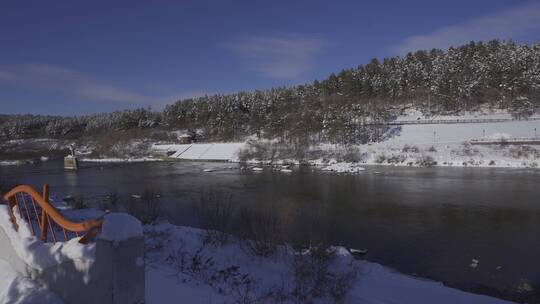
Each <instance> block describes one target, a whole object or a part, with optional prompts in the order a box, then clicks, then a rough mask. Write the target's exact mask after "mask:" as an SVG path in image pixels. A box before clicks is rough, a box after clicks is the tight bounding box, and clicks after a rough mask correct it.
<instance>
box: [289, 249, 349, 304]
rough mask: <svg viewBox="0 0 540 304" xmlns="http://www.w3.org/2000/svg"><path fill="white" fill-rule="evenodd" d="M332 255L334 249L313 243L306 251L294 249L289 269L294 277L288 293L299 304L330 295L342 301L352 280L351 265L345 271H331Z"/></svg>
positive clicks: (333, 254) (334, 254)
mask: <svg viewBox="0 0 540 304" xmlns="http://www.w3.org/2000/svg"><path fill="white" fill-rule="evenodd" d="M335 257H336V252H335V249H334V248H332V247H330V248H328V247H326V246H316V247H312V248H310V249H309V250H304V251H300V252H294V254H293V258H292V261H291V263H290V269H291V272H292V274H293V278H294V288H293V291H292V296H293V297H294V298H295V299H296V300H297V301H298V302H300V303H310V302H312V301H313V300H314V299H317V298H325V297H331V298H332V299H334V301H335V302H339V301H342V300H343V299H344V298H345V297H346V296H347V294H348V293H349V292H350V289H351V287H352V285H353V283H354V281H355V279H356V276H357V272H358V270H357V269H356V268H355V267H352V268H350V269H349V270H347V271H343V272H335V271H332V270H331V263H332V262H333V261H334V259H335Z"/></svg>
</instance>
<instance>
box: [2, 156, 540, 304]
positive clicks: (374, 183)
mask: <svg viewBox="0 0 540 304" xmlns="http://www.w3.org/2000/svg"><path fill="white" fill-rule="evenodd" d="M61 167H62V164H61V162H58V161H50V162H45V163H41V164H38V165H23V166H17V167H14V166H7V167H0V174H1V175H0V180H9V181H12V182H14V181H16V182H18V183H24V184H31V185H34V186H36V187H39V186H40V185H41V184H43V183H49V184H50V186H51V193H52V194H53V195H55V196H56V197H58V198H61V197H64V196H66V195H68V194H83V195H84V196H85V197H87V198H88V199H92V198H94V199H99V198H100V197H103V196H104V195H105V194H107V193H109V192H111V191H116V192H118V193H120V194H122V195H124V196H125V197H127V196H128V195H131V194H137V193H141V192H142V191H143V190H144V189H150V188H151V189H154V190H156V191H158V193H160V194H161V201H162V202H163V210H162V215H163V216H164V217H166V218H167V219H168V220H169V221H171V222H172V223H174V224H178V225H192V226H197V225H198V223H197V221H196V217H195V216H194V208H193V203H194V202H196V201H197V200H198V199H199V197H200V194H201V192H204V191H209V190H218V191H224V192H227V193H231V194H232V196H233V204H235V205H238V206H243V207H247V208H254V209H256V210H264V212H274V213H275V214H276V215H278V216H279V218H280V219H281V220H282V223H283V225H282V226H283V228H284V230H285V234H286V235H287V236H289V237H291V238H294V237H297V238H298V237H302V236H303V235H305V234H306V233H311V234H313V233H315V234H318V235H320V236H324V237H325V238H326V239H328V240H330V241H331V242H332V243H333V244H336V245H344V246H347V247H350V248H358V249H367V250H369V254H368V256H367V258H368V259H369V260H371V261H374V262H378V263H381V264H383V265H386V266H389V267H392V268H395V269H397V270H399V271H401V272H403V273H407V274H412V275H417V276H419V277H425V278H432V279H434V280H438V281H442V282H444V283H445V284H447V285H450V286H454V287H458V288H461V289H464V290H469V291H473V292H477V293H486V294H490V295H494V296H499V297H505V298H509V299H514V300H519V301H526V300H527V301H529V302H537V301H540V296H539V290H540V262H539V257H540V238H539V237H538V235H539V232H540V199H539V197H540V170H534V169H500V168H499V169H496V168H493V169H482V168H408V167H407V168H405V167H379V166H376V167H375V166H370V167H367V170H366V171H365V172H362V173H360V174H357V175H346V174H334V173H326V172H321V171H320V170H317V169H315V168H311V167H301V168H296V169H295V170H293V172H292V173H289V174H287V173H282V172H279V171H273V170H271V169H270V168H268V169H265V170H264V171H263V172H253V171H251V170H240V167H241V165H239V164H230V163H196V162H173V163H169V162H152V163H124V164H104V163H83V164H82V169H81V170H79V171H78V172H66V171H64V170H62V169H61ZM203 169H212V170H213V172H203ZM472 259H477V260H479V263H478V266H477V267H476V268H473V267H471V266H470V264H471V261H472ZM529 287H531V288H533V289H534V290H533V291H528V289H529ZM520 290H521V292H520Z"/></svg>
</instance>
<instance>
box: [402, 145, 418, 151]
mask: <svg viewBox="0 0 540 304" xmlns="http://www.w3.org/2000/svg"><path fill="white" fill-rule="evenodd" d="M402 151H403V152H411V153H418V152H420V149H419V148H418V147H417V146H409V145H405V146H403V149H402Z"/></svg>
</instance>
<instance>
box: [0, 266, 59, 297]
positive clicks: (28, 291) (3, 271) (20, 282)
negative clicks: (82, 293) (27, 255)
mask: <svg viewBox="0 0 540 304" xmlns="http://www.w3.org/2000/svg"><path fill="white" fill-rule="evenodd" d="M0 303H1V304H61V303H63V302H62V300H60V298H58V297H57V296H56V295H55V294H53V293H52V292H50V291H48V290H47V289H45V288H43V287H42V286H40V285H38V284H36V283H35V282H34V281H32V280H31V279H29V278H27V277H23V276H21V275H20V274H19V273H17V272H16V271H15V270H14V269H13V268H11V266H10V265H9V264H8V263H7V262H6V261H4V260H0Z"/></svg>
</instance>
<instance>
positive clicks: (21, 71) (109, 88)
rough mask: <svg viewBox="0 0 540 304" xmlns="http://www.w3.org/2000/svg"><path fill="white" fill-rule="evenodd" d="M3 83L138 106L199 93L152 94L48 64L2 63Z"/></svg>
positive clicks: (168, 101)
mask: <svg viewBox="0 0 540 304" xmlns="http://www.w3.org/2000/svg"><path fill="white" fill-rule="evenodd" d="M0 84H4V85H11V86H14V87H21V88H24V89H27V90H32V91H39V90H46V91H54V92H58V93H60V94H63V95H65V96H68V97H72V98H73V100H74V101H75V102H76V101H81V102H87V101H92V102H115V103H123V104H130V105H136V106H156V107H162V106H163V105H165V104H167V103H173V102H175V101H176V100H177V98H178V96H180V97H186V96H191V95H189V94H192V93H193V94H195V95H200V92H186V93H179V94H174V95H171V96H160V95H156V96H149V95H145V94H141V93H138V92H135V91H133V90H129V89H124V88H122V87H119V86H114V85H109V84H106V83H104V82H101V81H98V80H96V79H94V78H93V77H90V76H89V75H86V74H84V73H82V72H79V71H76V70H73V69H67V68H64V67H59V66H54V65H49V64H19V65H11V66H5V67H0Z"/></svg>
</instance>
